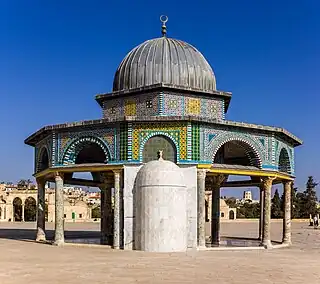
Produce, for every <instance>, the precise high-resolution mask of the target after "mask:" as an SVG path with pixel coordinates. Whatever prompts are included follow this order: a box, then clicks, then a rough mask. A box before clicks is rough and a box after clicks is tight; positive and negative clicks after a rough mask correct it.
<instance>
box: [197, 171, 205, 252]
mask: <svg viewBox="0 0 320 284" xmlns="http://www.w3.org/2000/svg"><path fill="white" fill-rule="evenodd" d="M205 183H206V170H202V169H199V170H198V171H197V198H198V204H197V207H198V224H197V227H198V229H197V231H198V232H197V234H198V247H205V246H206V204H205V192H206V188H205Z"/></svg>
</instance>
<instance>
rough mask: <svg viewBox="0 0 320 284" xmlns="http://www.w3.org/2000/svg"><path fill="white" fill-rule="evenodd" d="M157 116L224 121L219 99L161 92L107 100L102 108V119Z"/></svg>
mask: <svg viewBox="0 0 320 284" xmlns="http://www.w3.org/2000/svg"><path fill="white" fill-rule="evenodd" d="M157 115H161V116H199V117H206V118H215V119H224V103H223V100H222V99H219V98H207V97H200V96H195V95H181V94H175V93H162V92H161V93H158V94H145V95H141V96H130V97H127V98H121V99H114V100H109V101H106V102H105V103H104V107H103V116H104V118H112V119H116V118H119V117H123V116H137V117H148V116H157Z"/></svg>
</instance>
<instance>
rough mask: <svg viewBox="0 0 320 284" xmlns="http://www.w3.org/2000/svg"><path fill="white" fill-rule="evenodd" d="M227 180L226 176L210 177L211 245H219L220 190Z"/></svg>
mask: <svg viewBox="0 0 320 284" xmlns="http://www.w3.org/2000/svg"><path fill="white" fill-rule="evenodd" d="M227 179H228V176H226V175H222V174H219V175H216V176H213V177H212V201H211V244H212V245H215V246H217V245H219V244H220V188H221V186H222V184H223V183H224V182H225V181H226V180H227Z"/></svg>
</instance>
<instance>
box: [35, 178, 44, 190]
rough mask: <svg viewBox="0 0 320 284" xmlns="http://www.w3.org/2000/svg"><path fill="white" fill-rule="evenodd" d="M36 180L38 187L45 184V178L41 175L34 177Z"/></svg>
mask: <svg viewBox="0 0 320 284" xmlns="http://www.w3.org/2000/svg"><path fill="white" fill-rule="evenodd" d="M36 182H37V185H38V188H39V186H40V185H41V186H45V184H46V182H47V181H46V179H45V178H43V177H40V178H36Z"/></svg>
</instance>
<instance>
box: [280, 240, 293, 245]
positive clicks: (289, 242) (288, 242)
mask: <svg viewBox="0 0 320 284" xmlns="http://www.w3.org/2000/svg"><path fill="white" fill-rule="evenodd" d="M282 244H283V245H288V246H291V245H292V242H291V240H282Z"/></svg>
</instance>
